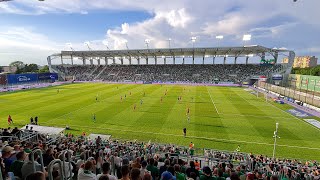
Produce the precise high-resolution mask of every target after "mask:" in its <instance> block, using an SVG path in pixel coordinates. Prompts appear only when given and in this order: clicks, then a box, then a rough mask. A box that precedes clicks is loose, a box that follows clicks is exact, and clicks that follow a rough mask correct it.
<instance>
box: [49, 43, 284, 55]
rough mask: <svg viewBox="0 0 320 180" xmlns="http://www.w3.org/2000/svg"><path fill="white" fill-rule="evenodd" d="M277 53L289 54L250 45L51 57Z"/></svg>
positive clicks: (91, 51) (76, 52)
mask: <svg viewBox="0 0 320 180" xmlns="http://www.w3.org/2000/svg"><path fill="white" fill-rule="evenodd" d="M279 52H283V53H285V52H289V50H287V49H275V48H266V47H263V46H258V45H252V46H242V47H208V48H170V49H125V50H88V51H61V53H59V54H54V55H53V56H74V57H106V58H113V57H136V58H137V57H140V58H147V57H156V56H157V57H162V56H166V57H182V56H198V57H199V56H226V55H227V56H228V57H241V56H248V55H251V54H253V55H258V56H259V55H260V56H262V54H264V53H265V54H269V55H273V56H275V55H276V54H277V53H279Z"/></svg>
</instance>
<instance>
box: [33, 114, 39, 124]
mask: <svg viewBox="0 0 320 180" xmlns="http://www.w3.org/2000/svg"><path fill="white" fill-rule="evenodd" d="M34 122H35V123H36V125H38V116H36V117H35V118H34Z"/></svg>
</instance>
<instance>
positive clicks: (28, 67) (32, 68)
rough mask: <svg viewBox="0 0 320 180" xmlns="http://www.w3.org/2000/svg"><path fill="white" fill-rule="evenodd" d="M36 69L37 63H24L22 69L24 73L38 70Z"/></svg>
mask: <svg viewBox="0 0 320 180" xmlns="http://www.w3.org/2000/svg"><path fill="white" fill-rule="evenodd" d="M38 71H39V69H38V65H36V64H26V65H25V66H24V69H23V72H24V73H30V72H38Z"/></svg>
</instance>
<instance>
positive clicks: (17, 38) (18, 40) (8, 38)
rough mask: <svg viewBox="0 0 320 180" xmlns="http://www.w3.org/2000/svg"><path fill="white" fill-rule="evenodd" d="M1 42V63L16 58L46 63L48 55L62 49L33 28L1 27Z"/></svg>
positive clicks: (3, 63) (26, 61)
mask: <svg viewBox="0 0 320 180" xmlns="http://www.w3.org/2000/svg"><path fill="white" fill-rule="evenodd" d="M0 42H1V43H0V51H1V54H0V65H7V64H8V63H9V62H11V61H14V60H21V61H23V62H25V63H39V64H45V63H46V57H47V56H48V55H50V54H51V53H53V52H57V51H58V50H59V49H61V46H60V45H59V44H57V43H54V42H53V41H51V40H50V39H48V38H47V37H46V36H45V35H43V34H40V33H36V32H34V31H33V29H32V28H23V27H0Z"/></svg>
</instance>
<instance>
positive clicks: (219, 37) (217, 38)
mask: <svg viewBox="0 0 320 180" xmlns="http://www.w3.org/2000/svg"><path fill="white" fill-rule="evenodd" d="M222 39H223V36H222V35H218V36H216V40H217V42H218V43H217V44H218V47H219V46H220V41H222Z"/></svg>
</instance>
